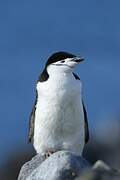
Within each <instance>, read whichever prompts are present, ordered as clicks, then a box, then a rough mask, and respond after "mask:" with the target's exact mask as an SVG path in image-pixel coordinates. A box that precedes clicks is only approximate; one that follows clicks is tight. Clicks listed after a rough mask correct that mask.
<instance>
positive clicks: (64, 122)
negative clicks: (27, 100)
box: [34, 68, 85, 154]
mask: <svg viewBox="0 0 120 180" xmlns="http://www.w3.org/2000/svg"><path fill="white" fill-rule="evenodd" d="M56 70H57V69H56ZM56 70H55V68H54V70H53V69H52V70H51V69H49V78H48V80H47V81H44V82H38V84H37V92H38V101H37V104H36V114H35V127H34V128H35V129H34V147H35V149H36V151H37V153H43V154H44V153H46V152H48V151H51V150H53V151H57V150H62V149H64V150H70V151H73V152H76V153H78V154H81V153H82V150H83V147H84V139H85V137H84V136H85V135H84V114H83V106H82V98H81V82H80V81H79V80H75V78H74V76H73V74H72V73H71V72H65V73H63V72H61V71H58V70H57V71H56Z"/></svg>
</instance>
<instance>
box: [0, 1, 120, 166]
mask: <svg viewBox="0 0 120 180" xmlns="http://www.w3.org/2000/svg"><path fill="white" fill-rule="evenodd" d="M60 50H65V51H68V52H71V53H74V54H78V55H81V56H84V57H85V61H84V63H82V64H81V65H80V66H79V67H78V68H77V69H76V72H78V74H79V75H80V77H81V80H82V82H83V95H84V99H85V104H86V107H87V112H88V117H89V124H90V131H91V133H94V131H95V129H96V127H97V124H99V123H101V122H102V124H104V121H105V119H108V118H109V117H115V116H119V115H120V113H119V111H120V83H119V82H120V60H119V59H120V1H119V0H116V1H113V0H101V1H96V0H91V1H90V0H76V1H70V0H69V1H68V0H66V1H65V0H61V1H55V0H52V1H49V0H41V1H40V0H35V1H32V0H26V1H23V0H21V1H15V0H11V1H7V0H4V1H3V0H1V1H0V159H1V162H0V163H3V160H4V162H5V159H6V158H8V156H9V154H10V153H11V152H12V151H13V150H14V152H15V151H18V150H22V149H24V148H26V149H27V148H28V149H29V148H31V147H30V145H29V144H28V143H27V136H28V119H29V114H30V112H31V109H32V105H33V102H34V98H35V83H36V80H37V78H38V75H39V74H40V71H41V70H42V68H43V66H44V64H45V62H46V60H47V58H48V57H49V56H50V55H51V54H52V53H53V52H55V51H60Z"/></svg>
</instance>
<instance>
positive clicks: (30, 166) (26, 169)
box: [18, 154, 45, 180]
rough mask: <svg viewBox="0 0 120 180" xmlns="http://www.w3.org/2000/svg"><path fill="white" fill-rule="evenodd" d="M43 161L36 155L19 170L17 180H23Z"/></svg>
mask: <svg viewBox="0 0 120 180" xmlns="http://www.w3.org/2000/svg"><path fill="white" fill-rule="evenodd" d="M44 160H45V158H44V156H42V155H40V154H37V155H36V156H34V157H33V158H32V159H31V160H30V161H28V162H26V163H25V164H24V165H23V166H22V168H21V170H20V173H19V176H18V180H25V179H26V178H27V177H28V176H29V175H30V174H31V173H32V172H33V170H34V169H36V168H37V167H38V166H39V165H40V164H41V163H42V162H43V161H44Z"/></svg>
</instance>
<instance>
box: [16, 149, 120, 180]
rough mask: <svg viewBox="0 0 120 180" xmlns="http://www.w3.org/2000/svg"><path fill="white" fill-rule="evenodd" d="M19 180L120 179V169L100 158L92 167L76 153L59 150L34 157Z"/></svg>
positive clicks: (23, 170)
mask: <svg viewBox="0 0 120 180" xmlns="http://www.w3.org/2000/svg"><path fill="white" fill-rule="evenodd" d="M18 180H120V171H119V170H115V169H112V168H110V167H109V166H108V165H107V164H105V163H104V162H103V161H100V160H99V161H97V162H96V163H95V164H94V166H93V167H91V166H90V165H89V163H88V162H87V161H86V160H85V159H83V158H82V157H80V156H78V155H76V154H75V153H72V152H69V151H58V152H56V153H54V154H53V155H51V156H50V157H49V158H47V159H45V158H44V157H43V156H41V155H40V154H38V155H36V156H35V157H33V158H32V160H31V161H29V162H27V163H26V164H24V165H23V167H22V168H21V171H20V174H19V177H18Z"/></svg>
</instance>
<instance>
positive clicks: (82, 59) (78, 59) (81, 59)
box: [71, 56, 84, 63]
mask: <svg viewBox="0 0 120 180" xmlns="http://www.w3.org/2000/svg"><path fill="white" fill-rule="evenodd" d="M71 61H73V62H76V63H80V62H82V61H84V58H82V57H79V56H76V57H74V58H72V59H71Z"/></svg>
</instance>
